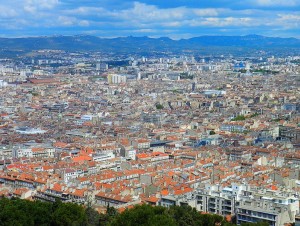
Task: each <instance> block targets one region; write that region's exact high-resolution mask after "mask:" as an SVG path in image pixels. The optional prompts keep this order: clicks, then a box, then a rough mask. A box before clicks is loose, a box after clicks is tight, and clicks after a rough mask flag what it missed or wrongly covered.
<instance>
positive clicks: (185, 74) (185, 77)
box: [179, 72, 194, 80]
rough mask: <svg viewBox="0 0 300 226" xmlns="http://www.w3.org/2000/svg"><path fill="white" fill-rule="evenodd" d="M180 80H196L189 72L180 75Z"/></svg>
mask: <svg viewBox="0 0 300 226" xmlns="http://www.w3.org/2000/svg"><path fill="white" fill-rule="evenodd" d="M179 76H180V79H190V80H192V79H194V75H191V74H189V73H188V72H182V73H180V74H179Z"/></svg>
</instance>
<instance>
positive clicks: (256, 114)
mask: <svg viewBox="0 0 300 226" xmlns="http://www.w3.org/2000/svg"><path fill="white" fill-rule="evenodd" d="M256 116H259V114H258V113H254V114H252V115H250V118H254V117H256Z"/></svg>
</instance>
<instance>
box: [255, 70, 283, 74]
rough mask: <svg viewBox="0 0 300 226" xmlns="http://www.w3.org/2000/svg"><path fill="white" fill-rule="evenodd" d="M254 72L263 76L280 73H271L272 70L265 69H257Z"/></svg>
mask: <svg viewBox="0 0 300 226" xmlns="http://www.w3.org/2000/svg"><path fill="white" fill-rule="evenodd" d="M252 72H254V73H262V74H273V75H274V74H278V73H279V72H278V71H271V70H265V69H256V70H253V71H252Z"/></svg>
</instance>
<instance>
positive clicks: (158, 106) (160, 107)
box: [155, 103, 164, 110]
mask: <svg viewBox="0 0 300 226" xmlns="http://www.w3.org/2000/svg"><path fill="white" fill-rule="evenodd" d="M155 107H156V109H157V110H161V109H164V106H163V105H162V104H159V103H158V104H156V105H155Z"/></svg>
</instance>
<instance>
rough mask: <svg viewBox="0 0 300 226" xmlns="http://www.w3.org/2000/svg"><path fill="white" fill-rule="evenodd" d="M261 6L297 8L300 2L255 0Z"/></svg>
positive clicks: (294, 0) (297, 0)
mask: <svg viewBox="0 0 300 226" xmlns="http://www.w3.org/2000/svg"><path fill="white" fill-rule="evenodd" d="M254 3H256V4H257V5H259V6H296V5H297V4H299V0H255V2H254Z"/></svg>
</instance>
